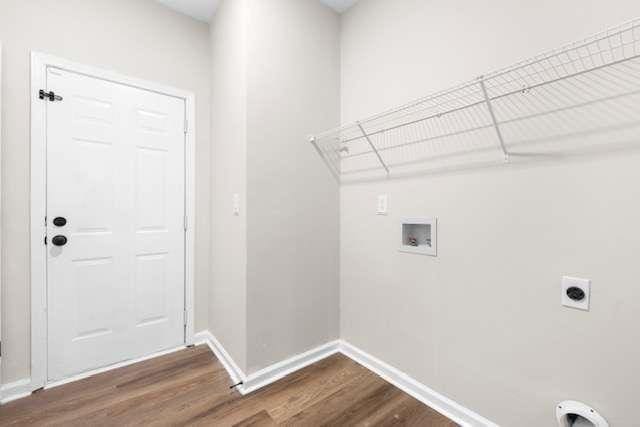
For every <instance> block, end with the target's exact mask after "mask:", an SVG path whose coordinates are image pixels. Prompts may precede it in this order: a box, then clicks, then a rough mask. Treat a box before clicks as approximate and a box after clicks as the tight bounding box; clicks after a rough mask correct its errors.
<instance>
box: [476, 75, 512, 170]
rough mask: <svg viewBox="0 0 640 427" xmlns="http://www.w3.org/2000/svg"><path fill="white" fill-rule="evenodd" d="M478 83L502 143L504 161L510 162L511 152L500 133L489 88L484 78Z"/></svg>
mask: <svg viewBox="0 0 640 427" xmlns="http://www.w3.org/2000/svg"><path fill="white" fill-rule="evenodd" d="M478 81H479V82H480V88H481V89H482V94H483V95H484V100H485V102H486V103H487V110H489V115H490V116H491V121H492V122H493V127H494V128H495V129H496V136H497V137H498V142H499V143H500V149H501V150H502V154H503V155H504V161H505V162H508V161H509V152H508V151H507V147H506V146H505V145H504V138H503V137H502V132H501V131H500V125H498V121H497V120H496V114H495V113H494V112H493V105H491V98H489V94H488V93H487V86H486V85H485V84H484V76H480V77H478Z"/></svg>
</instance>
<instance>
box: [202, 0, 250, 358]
mask: <svg viewBox="0 0 640 427" xmlns="http://www.w3.org/2000/svg"><path fill="white" fill-rule="evenodd" d="M246 32H247V1H246V0H232V1H223V2H222V3H221V5H220V8H219V9H218V11H217V13H216V15H215V17H214V20H213V22H212V24H211V48H212V67H213V68H212V80H211V90H212V97H211V99H212V108H211V112H212V116H211V125H212V128H211V129H212V131H211V140H212V143H213V150H212V160H211V164H212V165H213V171H212V174H211V176H212V179H213V181H212V185H211V186H212V189H213V197H212V199H211V200H212V203H213V204H212V207H211V212H212V214H213V218H212V223H213V227H212V235H211V242H212V249H213V254H212V255H213V259H212V261H213V262H212V264H211V266H212V273H211V277H212V278H213V281H212V284H211V287H210V294H209V297H210V303H209V324H210V328H211V331H212V332H213V333H214V334H215V335H216V338H217V339H218V340H219V341H220V342H221V343H222V345H223V346H224V347H225V349H226V350H227V351H228V352H229V353H230V354H231V356H232V357H233V359H234V360H235V362H236V363H237V364H238V366H239V367H240V368H241V369H243V370H246V346H247V335H246V330H247V327H246V324H247V310H246V308H247V299H246V295H247V291H246V288H247V272H246V268H247V203H246V193H247V137H246V135H247V118H246V116H247V47H246V44H247V40H246V39H247V37H246ZM234 194H238V195H239V196H240V214H239V215H237V216H236V215H234V213H233V195H234Z"/></svg>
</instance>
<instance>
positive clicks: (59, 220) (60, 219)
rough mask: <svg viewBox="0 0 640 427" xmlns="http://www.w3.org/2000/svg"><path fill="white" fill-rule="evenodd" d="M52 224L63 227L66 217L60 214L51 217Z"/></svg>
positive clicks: (65, 223)
mask: <svg viewBox="0 0 640 427" xmlns="http://www.w3.org/2000/svg"><path fill="white" fill-rule="evenodd" d="M53 225H55V226H56V227H64V226H65V225H67V219H66V218H63V217H61V216H59V217H56V218H54V219H53Z"/></svg>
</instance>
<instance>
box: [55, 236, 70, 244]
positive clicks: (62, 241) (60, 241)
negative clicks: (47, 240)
mask: <svg viewBox="0 0 640 427" xmlns="http://www.w3.org/2000/svg"><path fill="white" fill-rule="evenodd" d="M51 243H53V244H54V245H55V246H64V245H66V244H67V238H66V237H65V236H55V237H54V238H53V239H51Z"/></svg>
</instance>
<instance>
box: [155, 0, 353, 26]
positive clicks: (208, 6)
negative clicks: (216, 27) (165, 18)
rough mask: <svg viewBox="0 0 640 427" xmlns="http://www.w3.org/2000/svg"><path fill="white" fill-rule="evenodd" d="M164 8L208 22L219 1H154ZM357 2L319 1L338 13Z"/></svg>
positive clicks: (348, 0)
mask: <svg viewBox="0 0 640 427" xmlns="http://www.w3.org/2000/svg"><path fill="white" fill-rule="evenodd" d="M156 1H157V2H159V3H162V4H164V5H165V6H167V7H169V8H171V9H173V10H177V11H178V12H181V13H184V14H185V15H189V16H191V17H192V18H195V19H197V20H199V21H203V22H210V21H211V18H212V17H213V14H214V13H215V12H216V9H217V8H218V3H220V0H156ZM357 1H358V0H320V2H322V3H324V4H326V5H327V6H329V7H330V8H332V9H333V10H335V11H336V12H338V13H342V12H344V11H346V10H347V9H349V8H350V7H351V6H353V5H354V4H355V3H356V2H357Z"/></svg>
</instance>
